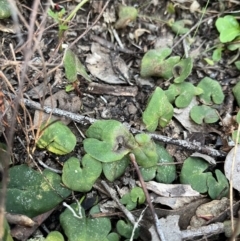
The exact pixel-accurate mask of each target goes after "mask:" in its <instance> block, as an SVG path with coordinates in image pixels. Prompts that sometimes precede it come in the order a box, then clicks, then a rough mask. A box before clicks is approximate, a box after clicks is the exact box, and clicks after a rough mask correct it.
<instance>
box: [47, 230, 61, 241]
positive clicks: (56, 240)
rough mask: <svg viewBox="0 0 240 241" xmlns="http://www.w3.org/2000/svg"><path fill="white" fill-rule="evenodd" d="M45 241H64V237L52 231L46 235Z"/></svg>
mask: <svg viewBox="0 0 240 241" xmlns="http://www.w3.org/2000/svg"><path fill="white" fill-rule="evenodd" d="M45 241H64V237H63V235H62V234H61V233H60V232H58V231H52V232H50V233H49V234H48V236H47V237H46V239H45Z"/></svg>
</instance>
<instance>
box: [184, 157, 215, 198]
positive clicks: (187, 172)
mask: <svg viewBox="0 0 240 241" xmlns="http://www.w3.org/2000/svg"><path fill="white" fill-rule="evenodd" d="M208 167H209V164H208V163H207V162H205V161H204V160H203V159H201V158H198V157H189V158H187V159H186V160H185V161H184V163H183V166H182V170H181V174H180V182H181V183H182V184H190V185H191V187H192V188H193V189H194V190H196V191H198V192H200V193H205V192H207V191H208V186H207V179H208V178H209V177H210V176H212V173H211V172H206V169H207V168H208Z"/></svg>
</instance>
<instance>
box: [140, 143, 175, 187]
mask: <svg viewBox="0 0 240 241" xmlns="http://www.w3.org/2000/svg"><path fill="white" fill-rule="evenodd" d="M156 148H157V154H158V162H157V165H156V166H153V167H149V168H145V167H142V168H141V169H140V171H141V174H142V176H143V179H144V181H151V180H152V179H153V178H156V180H157V182H159V183H166V184H170V183H172V182H173V181H174V180H175V178H176V166H175V165H174V160H173V158H172V157H171V156H170V155H169V153H168V152H167V150H166V149H165V148H164V147H163V146H160V145H156Z"/></svg>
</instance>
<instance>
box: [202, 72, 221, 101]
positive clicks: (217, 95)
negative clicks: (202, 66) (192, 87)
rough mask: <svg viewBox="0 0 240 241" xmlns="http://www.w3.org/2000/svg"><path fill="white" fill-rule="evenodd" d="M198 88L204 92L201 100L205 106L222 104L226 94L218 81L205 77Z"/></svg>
mask: <svg viewBox="0 0 240 241" xmlns="http://www.w3.org/2000/svg"><path fill="white" fill-rule="evenodd" d="M197 87H199V88H201V89H202V90H203V93H202V94H201V95H200V99H201V100H202V101H203V102H204V103H205V104H208V105H211V104H212V102H214V103H215V104H222V102H223V100H224V94H223V91H222V87H221V85H220V84H219V83H218V82H217V81H216V80H213V79H211V78H208V77H205V78H203V79H202V80H201V81H200V82H199V84H198V86H197Z"/></svg>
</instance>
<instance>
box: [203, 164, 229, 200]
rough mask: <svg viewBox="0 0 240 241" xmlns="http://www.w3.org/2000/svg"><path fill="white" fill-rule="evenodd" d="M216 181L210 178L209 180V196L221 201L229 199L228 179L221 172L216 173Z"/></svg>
mask: <svg viewBox="0 0 240 241" xmlns="http://www.w3.org/2000/svg"><path fill="white" fill-rule="evenodd" d="M215 174H216V178H217V181H216V179H215V178H214V177H213V176H209V177H208V179H207V186H208V194H209V196H210V197H211V198H212V199H221V198H222V197H227V196H228V193H229V184H228V180H227V178H226V177H225V176H224V175H223V173H222V172H221V171H220V170H218V169H217V170H216V171H215Z"/></svg>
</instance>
